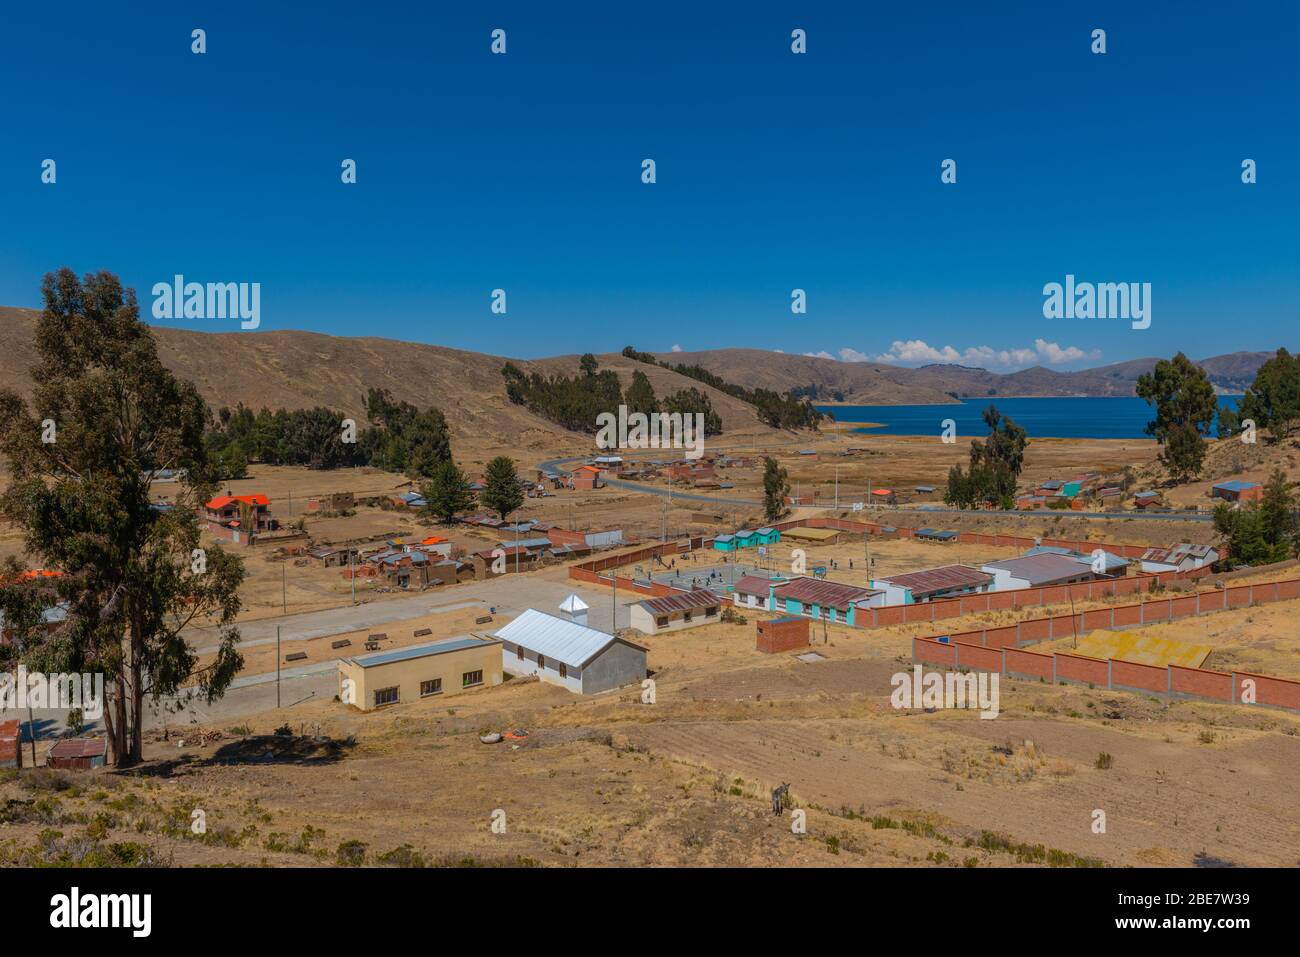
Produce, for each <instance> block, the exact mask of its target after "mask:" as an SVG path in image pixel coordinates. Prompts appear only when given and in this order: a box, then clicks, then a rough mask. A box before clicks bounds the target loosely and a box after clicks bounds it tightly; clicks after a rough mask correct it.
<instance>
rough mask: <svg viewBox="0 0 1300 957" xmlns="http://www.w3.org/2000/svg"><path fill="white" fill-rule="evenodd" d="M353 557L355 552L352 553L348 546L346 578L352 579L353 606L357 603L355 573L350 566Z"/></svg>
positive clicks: (354, 569) (353, 568) (351, 565)
mask: <svg viewBox="0 0 1300 957" xmlns="http://www.w3.org/2000/svg"><path fill="white" fill-rule="evenodd" d="M354 555H355V552H353V551H352V546H351V545H349V546H348V577H349V578H351V579H352V604H354V605H355V604H356V603H357V571H356V568H355V567H354V566H353V564H352V558H353V556H354Z"/></svg>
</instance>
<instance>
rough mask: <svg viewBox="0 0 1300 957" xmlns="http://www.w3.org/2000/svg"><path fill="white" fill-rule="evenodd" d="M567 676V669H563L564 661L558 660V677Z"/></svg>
mask: <svg viewBox="0 0 1300 957" xmlns="http://www.w3.org/2000/svg"><path fill="white" fill-rule="evenodd" d="M568 676H569V673H568V671H567V670H566V669H565V667H564V662H563V661H561V662H560V677H561V678H567V677H568Z"/></svg>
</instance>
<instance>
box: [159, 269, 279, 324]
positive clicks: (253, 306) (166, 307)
mask: <svg viewBox="0 0 1300 957" xmlns="http://www.w3.org/2000/svg"><path fill="white" fill-rule="evenodd" d="M153 297H154V298H153V317H154V318H155V319H239V320H242V321H241V322H240V323H239V328H241V329H256V328H257V327H258V326H260V325H261V324H262V284H261V283H260V282H209V283H201V282H186V281H185V277H184V276H182V275H179V274H178V275H176V276H175V277H173V279H172V282H171V283H170V284H169V283H165V282H156V283H154V285H153Z"/></svg>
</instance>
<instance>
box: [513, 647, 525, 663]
mask: <svg viewBox="0 0 1300 957" xmlns="http://www.w3.org/2000/svg"><path fill="white" fill-rule="evenodd" d="M515 656H516V657H517V658H518V659H519V660H520V661H523V660H524V646H523V645H517V646H516V647H515Z"/></svg>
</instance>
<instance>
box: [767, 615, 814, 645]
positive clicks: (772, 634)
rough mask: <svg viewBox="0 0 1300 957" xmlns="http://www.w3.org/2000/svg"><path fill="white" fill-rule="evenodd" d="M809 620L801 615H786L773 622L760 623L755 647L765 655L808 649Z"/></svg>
mask: <svg viewBox="0 0 1300 957" xmlns="http://www.w3.org/2000/svg"><path fill="white" fill-rule="evenodd" d="M808 621H809V620H808V619H807V618H804V617H802V616H800V615H786V616H784V617H782V618H774V619H772V620H771V621H760V622H758V625H757V630H758V637H757V641H756V642H755V644H754V647H755V648H756V649H757V650H759V651H761V652H763V653H764V654H769V655H775V654H780V653H781V652H783V651H794V650H796V649H798V648H807V647H808Z"/></svg>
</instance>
